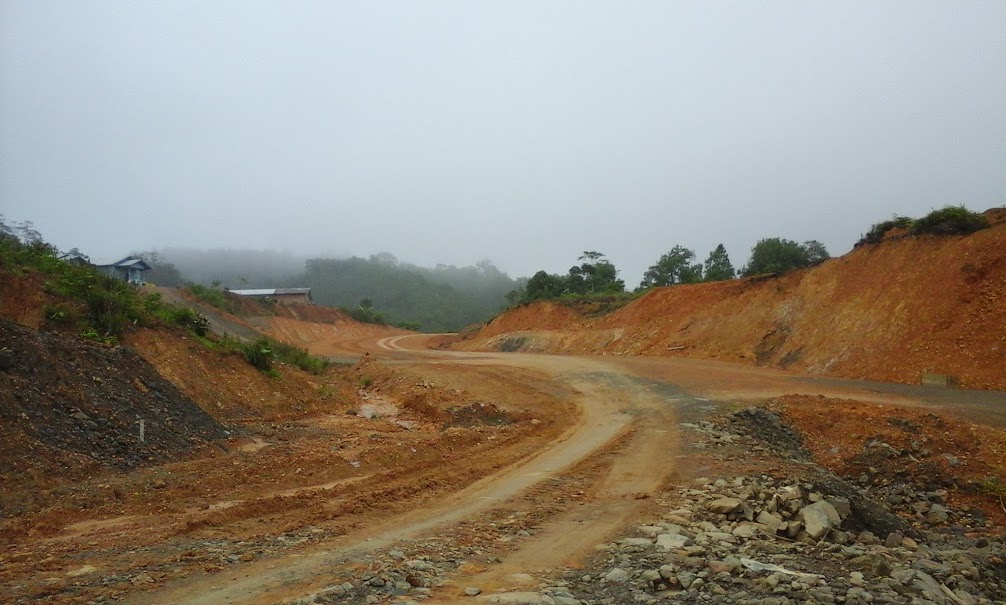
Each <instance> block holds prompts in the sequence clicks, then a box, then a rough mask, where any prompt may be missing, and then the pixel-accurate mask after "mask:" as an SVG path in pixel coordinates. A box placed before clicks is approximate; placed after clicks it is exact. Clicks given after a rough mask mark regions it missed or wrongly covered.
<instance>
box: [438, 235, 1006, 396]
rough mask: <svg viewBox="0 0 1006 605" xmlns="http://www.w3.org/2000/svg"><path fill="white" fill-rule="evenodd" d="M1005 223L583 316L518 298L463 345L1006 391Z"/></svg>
mask: <svg viewBox="0 0 1006 605" xmlns="http://www.w3.org/2000/svg"><path fill="white" fill-rule="evenodd" d="M1004 302H1006V223H998V224H996V225H995V226H993V227H992V228H990V229H986V230H984V231H979V232H978V233H975V234H972V235H968V236H947V237H935V236H923V237H912V238H903V239H896V240H891V241H886V242H883V243H881V244H879V245H868V246H861V247H860V248H857V249H856V250H854V251H852V252H850V253H849V254H847V255H845V256H843V257H841V258H836V259H833V260H830V261H828V262H826V263H824V264H823V265H820V266H818V267H814V268H811V269H806V270H801V271H794V272H792V273H789V274H786V275H782V276H778V277H772V276H768V277H755V278H746V279H740V280H733V281H726V282H715V283H706V284H694V285H685V286H672V287H668V288H658V289H655V290H653V291H651V292H649V293H648V294H646V295H645V296H642V297H641V298H639V299H638V300H635V301H633V302H632V303H630V304H628V305H627V306H625V307H623V308H622V309H619V310H616V311H614V312H612V313H610V314H608V315H605V316H602V317H586V316H583V315H581V314H578V313H577V312H576V311H574V310H573V309H571V308H568V307H566V306H564V305H562V304H558V303H555V302H540V303H535V304H532V305H528V306H523V307H518V308H516V309H513V310H511V311H509V312H507V313H505V314H503V315H501V316H500V317H497V318H496V319H494V320H493V321H492V322H490V323H489V324H488V325H487V326H485V327H484V328H483V329H482V330H480V331H479V332H477V333H476V334H475V335H473V336H472V337H471V338H469V339H466V340H462V341H461V342H459V343H456V344H455V345H453V347H454V348H459V349H466V350H485V349H489V350H521V351H535V352H569V353H591V354H606V355H612V354H614V355H658V356H682V357H697V358H707V359H721V360H724V361H742V362H747V363H752V364H757V365H767V366H774V367H780V368H792V369H798V370H803V371H807V372H811V373H820V374H830V375H835V376H844V377H850V378H867V379H874V380H885V381H893V382H903V383H917V382H919V380H920V378H921V375H922V373H925V372H929V373H939V374H948V375H952V376H955V377H957V378H958V379H959V381H960V384H961V385H962V386H965V387H969V388H980V389H1006V340H1004V336H1003V335H1004V334H1006V314H1004V313H1002V307H1003V304H1004Z"/></svg>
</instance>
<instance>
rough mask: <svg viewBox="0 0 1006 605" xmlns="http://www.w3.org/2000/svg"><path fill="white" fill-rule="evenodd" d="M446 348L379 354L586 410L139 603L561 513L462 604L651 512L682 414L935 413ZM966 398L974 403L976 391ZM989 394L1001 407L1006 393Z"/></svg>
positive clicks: (845, 387)
mask: <svg viewBox="0 0 1006 605" xmlns="http://www.w3.org/2000/svg"><path fill="white" fill-rule="evenodd" d="M434 341H435V337H430V336H424V335H414V336H394V337H387V338H382V339H380V340H379V341H374V342H372V343H370V345H369V348H371V351H372V353H373V355H374V356H377V357H383V358H385V359H386V360H387V361H388V362H389V363H403V364H404V363H408V364H412V365H417V364H418V365H420V366H422V365H427V366H429V367H431V368H437V369H439V370H440V371H444V372H456V373H459V374H465V373H467V372H470V373H471V374H472V375H473V376H478V375H479V372H492V371H494V368H511V369H517V370H521V371H523V370H526V371H528V372H533V373H537V374H541V375H544V376H546V377H547V379H548V380H549V381H551V382H552V383H553V384H555V385H556V388H562V389H568V390H572V391H573V392H575V393H576V397H575V403H576V406H577V407H578V409H579V411H580V413H579V415H578V416H577V418H576V420H575V422H573V423H572V424H571V426H570V427H569V428H568V429H567V430H565V431H564V432H563V433H562V434H561V435H560V436H559V437H558V438H557V439H555V440H554V441H552V442H551V443H550V444H548V445H547V447H544V448H542V449H541V450H540V451H538V452H536V453H534V454H532V455H529V456H527V457H525V458H523V459H521V460H519V461H518V462H516V463H514V464H510V465H509V466H507V467H505V468H501V469H498V471H496V472H494V473H491V474H488V475H487V476H484V477H482V478H481V479H479V480H477V481H475V482H474V483H471V484H470V485H468V486H467V487H465V488H464V489H462V490H461V491H457V492H455V493H451V494H448V495H445V496H444V497H442V498H440V499H439V500H438V501H436V502H432V503H429V504H427V505H426V506H423V507H421V508H418V509H415V510H412V511H410V512H405V513H402V514H398V515H395V516H392V517H390V518H383V519H380V520H374V521H372V522H368V523H365V524H363V525H361V526H360V527H358V528H356V529H354V530H353V531H351V532H349V533H347V534H344V535H341V536H337V537H333V538H331V539H327V540H324V541H322V542H319V543H316V544H314V545H311V546H308V547H304V548H302V549H299V550H296V551H293V552H290V553H288V554H285V555H281V556H274V557H270V558H263V559H261V560H257V561H253V562H249V563H246V564H243V565H240V566H239V567H237V568H234V569H228V570H227V571H226V572H224V573H205V574H195V575H189V576H186V577H184V578H181V579H179V580H177V581H168V582H166V583H164V584H163V585H160V586H157V587H154V588H153V589H151V590H148V591H146V592H144V593H141V594H137V595H134V596H132V597H131V598H129V599H128V602H130V603H142V604H156V603H170V604H172V605H181V604H192V605H195V604H211V603H212V604H216V603H233V604H238V603H240V604H245V605H257V604H268V603H279V602H281V601H283V600H284V599H287V598H293V597H300V596H303V595H306V594H309V593H311V592H312V591H316V590H318V589H320V588H322V587H324V586H327V585H331V584H332V583H333V582H334V581H335V580H334V578H337V577H339V576H340V575H341V574H340V570H344V569H351V568H353V566H354V565H357V564H358V562H359V561H360V560H361V558H363V557H365V556H366V555H368V554H369V553H374V552H377V551H381V550H388V549H391V548H395V547H396V545H397V544H400V543H402V542H403V541H408V540H415V539H419V538H422V537H429V536H436V535H448V534H450V533H451V531H456V530H457V529H458V528H459V527H461V526H464V525H465V524H466V523H467V522H470V521H472V520H473V519H475V518H477V517H478V516H479V515H484V514H488V513H491V512H492V511H494V510H513V509H516V508H520V507H522V506H523V507H525V508H526V507H531V508H533V507H536V506H538V507H543V508H545V507H547V508H549V510H550V511H551V512H550V513H549V514H548V515H544V516H542V517H541V518H540V519H539V523H538V524H537V526H536V528H535V531H534V533H533V535H530V534H529V535H527V536H526V537H525V538H524V539H523V540H520V541H518V542H516V543H511V544H508V545H507V546H506V548H498V549H496V550H494V551H491V552H492V553H494V554H495V555H496V556H494V557H488V558H486V559H485V560H484V561H483V562H479V563H472V564H468V565H464V566H462V567H460V568H459V569H458V570H457V571H456V573H455V574H454V577H452V578H450V580H449V581H448V582H447V583H446V584H444V585H443V586H440V587H437V588H435V589H434V590H433V592H432V595H431V597H432V601H431V602H454V601H458V600H463V599H464V598H465V597H463V596H462V594H463V593H462V591H461V589H462V588H463V587H465V586H478V587H479V588H481V589H482V590H483V592H485V593H490V592H492V591H494V590H497V589H518V588H521V587H522V586H521V581H522V580H521V578H522V577H523V576H521V574H522V573H525V572H537V571H540V570H543V569H560V568H563V567H570V566H576V565H577V562H578V561H580V560H582V559H583V557H585V556H587V555H588V554H589V553H590V552H592V550H593V549H594V547H595V546H596V545H598V544H601V543H604V542H605V541H607V540H609V539H611V538H612V537H613V536H615V535H616V534H617V533H618V532H619V530H621V529H623V528H624V527H625V526H626V525H628V524H630V523H632V522H633V520H635V519H637V518H640V517H642V516H643V513H644V512H645V510H646V509H647V507H649V506H651V503H652V498H653V497H654V496H657V495H658V494H659V493H660V492H661V491H662V490H664V489H665V488H666V487H667V486H668V485H669V484H671V483H672V482H673V481H674V480H675V479H676V478H681V477H687V476H688V475H689V472H690V469H689V468H688V465H687V462H682V460H683V459H686V456H687V445H686V444H682V443H681V442H680V440H679V435H678V433H677V432H676V430H675V427H676V425H677V423H678V421H680V420H681V419H682V418H684V417H695V416H698V415H701V414H703V413H705V412H706V411H708V410H711V409H715V408H716V406H717V405H720V404H722V403H724V402H739V401H743V400H746V399H764V398H766V397H773V396H779V395H784V394H794V393H795V394H806V395H827V396H833V397H853V398H856V399H859V400H861V401H870V402H877V403H885V404H894V405H926V394H927V391H925V390H921V391H920V390H911V389H909V390H907V391H906V390H905V389H903V388H897V387H891V388H889V389H885V388H883V386H882V385H880V386H878V385H877V384H875V383H856V382H855V381H822V380H819V379H812V378H808V377H805V376H801V375H798V374H794V373H789V372H782V371H776V370H766V369H761V368H752V367H748V366H738V365H733V364H725V363H716V362H708V361H692V360H680V359H640V358H636V359H629V358H604V357H572V356H549V355H528V354H493V353H458V352H450V351H432V350H428V349H427V348H426V347H427V345H428V344H430V343H432V342H434ZM356 346H360V343H356ZM520 375H521V374H520V372H517V373H515V374H513V376H514V377H519V376H520ZM518 379H519V378H518ZM941 395H942V394H941ZM958 396H959V397H960V398H961V400H963V401H971V400H970V399H969V398H968V397H967V395H966V394H961V393H960V392H958ZM983 397H985V398H986V399H987V400H988V401H997V402H998V403H999V404H1002V403H1003V395H1002V394H992V395H988V394H986V395H983ZM993 419H994V416H993ZM457 464H459V465H464V464H465V461H464V460H458V461H457ZM571 473H573V474H576V473H579V474H578V475H577V476H578V477H581V478H582V481H581V483H580V484H579V485H580V488H579V489H578V490H577V491H576V492H572V493H565V492H563V493H561V494H560V492H561V491H562V490H561V489H559V488H556V490H555V492H554V493H552V492H551V489H550V487H549V486H550V485H551V483H550V482H555V481H557V478H559V477H560V476H565V475H569V474H571ZM416 489H422V486H417V487H416ZM536 498H537V500H535V499H536ZM557 502H558V503H559V504H557ZM452 535H453V534H452Z"/></svg>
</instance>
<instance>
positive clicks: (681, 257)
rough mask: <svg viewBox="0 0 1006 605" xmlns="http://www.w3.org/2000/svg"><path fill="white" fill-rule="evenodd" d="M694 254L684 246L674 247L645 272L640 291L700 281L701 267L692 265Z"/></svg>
mask: <svg viewBox="0 0 1006 605" xmlns="http://www.w3.org/2000/svg"><path fill="white" fill-rule="evenodd" d="M693 260H695V252H693V251H691V250H689V249H688V248H685V247H684V246H674V247H673V248H671V251H670V252H668V253H667V254H664V255H663V256H661V257H660V260H658V261H657V264H655V265H653V266H652V267H650V268H649V269H647V270H646V273H644V274H643V281H641V282H640V283H639V287H640V289H644V288H652V287H660V286H670V285H673V284H693V283H696V282H699V281H702V265H700V264H697V263H696V264H692V261H693Z"/></svg>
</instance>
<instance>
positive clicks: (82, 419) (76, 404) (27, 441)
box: [0, 319, 226, 514]
mask: <svg viewBox="0 0 1006 605" xmlns="http://www.w3.org/2000/svg"><path fill="white" fill-rule="evenodd" d="M0 343H2V347H3V348H2V349H0V353H2V354H0V435H2V438H0V482H2V483H3V484H4V485H6V486H10V485H12V484H17V483H22V482H32V481H35V480H38V479H44V478H46V477H49V476H52V475H60V476H62V477H63V478H66V477H67V476H70V475H76V474H79V473H81V472H85V471H88V470H89V469H94V468H96V467H100V468H123V469H124V468H131V467H135V466H138V465H141V464H145V463H148V462H160V461H164V460H166V459H169V458H173V457H176V456H178V455H179V454H184V453H185V452H188V451H191V450H193V449H194V448H196V447H198V446H199V445H201V444H204V443H206V442H207V441H209V440H213V439H219V438H221V437H224V436H225V435H226V431H225V430H224V428H223V427H222V426H221V425H220V424H219V423H217V422H216V421H215V420H214V419H213V418H212V417H210V416H209V415H208V414H206V413H205V412H203V411H202V410H201V409H200V408H199V407H198V406H197V405H196V404H195V403H194V402H193V401H192V400H190V399H189V398H188V397H186V396H185V395H183V394H182V393H181V392H179V390H178V389H177V388H175V386H174V385H173V384H171V383H170V382H168V381H167V380H165V379H164V378H163V377H162V376H161V375H159V374H158V373H157V372H156V371H155V370H154V368H153V367H151V365H150V364H149V363H147V362H146V361H145V360H143V359H142V358H141V357H139V356H138V355H136V354H135V353H134V352H132V351H131V350H129V349H127V348H123V347H106V346H101V345H97V344H92V343H88V342H86V341H82V340H79V339H75V338H67V337H65V336H61V335H59V334H54V333H39V332H36V331H34V330H31V329H30V328H25V327H23V326H19V325H18V324H16V323H14V322H11V321H8V320H4V319H0ZM140 421H142V422H143V425H144V435H143V439H142V440H141V439H140V433H139V423H140ZM4 493H10V491H9V490H7V489H5V490H4ZM9 505H10V503H6V502H5V503H3V509H4V510H3V513H4V514H10V510H9Z"/></svg>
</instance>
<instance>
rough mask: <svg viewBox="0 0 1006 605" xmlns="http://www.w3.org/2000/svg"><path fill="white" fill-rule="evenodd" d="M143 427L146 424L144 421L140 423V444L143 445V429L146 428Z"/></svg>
mask: <svg viewBox="0 0 1006 605" xmlns="http://www.w3.org/2000/svg"><path fill="white" fill-rule="evenodd" d="M143 425H144V423H143V421H142V420H141V421H140V443H143V428H144V426H143Z"/></svg>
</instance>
